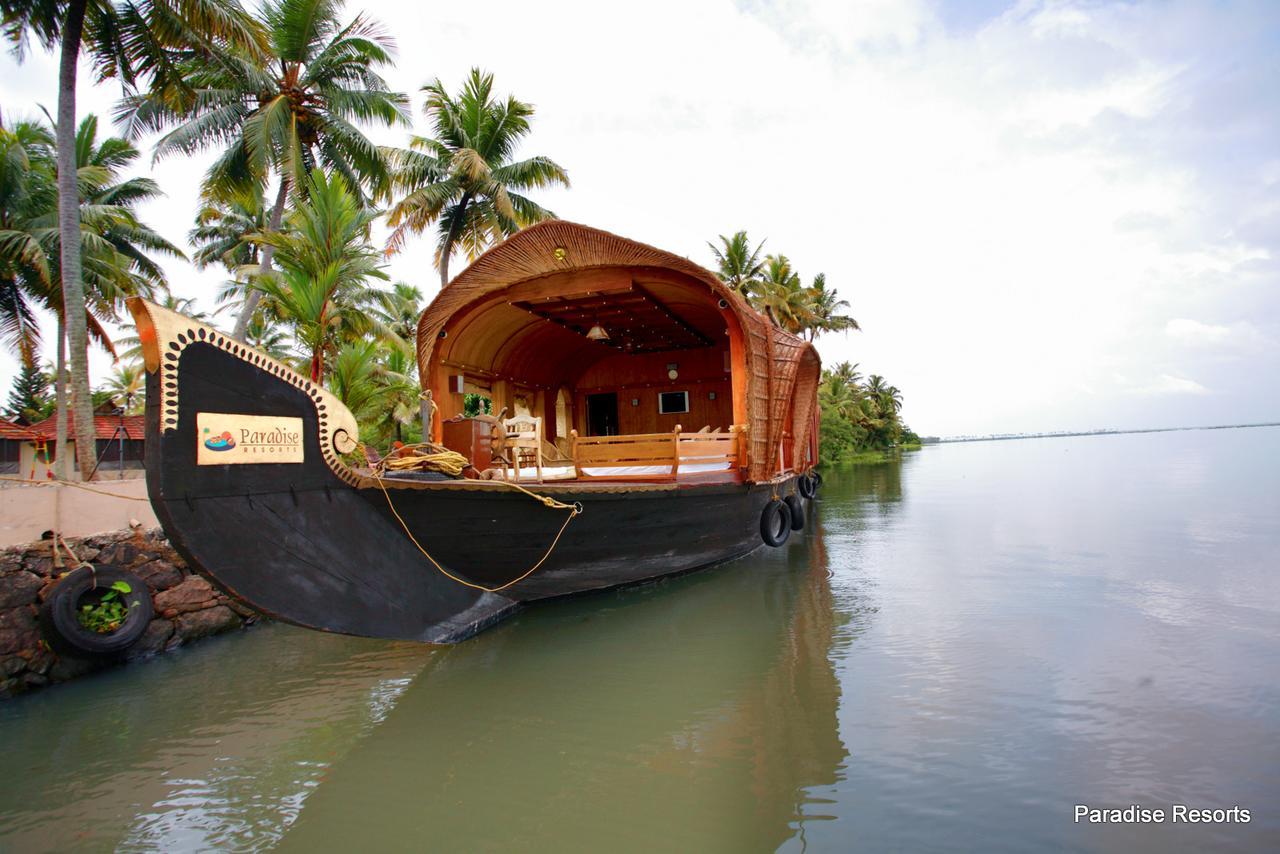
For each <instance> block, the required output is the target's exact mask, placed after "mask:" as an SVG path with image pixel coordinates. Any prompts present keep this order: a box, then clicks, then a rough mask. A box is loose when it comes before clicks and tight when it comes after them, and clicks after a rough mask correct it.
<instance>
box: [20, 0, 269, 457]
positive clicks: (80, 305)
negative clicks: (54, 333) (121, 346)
mask: <svg viewBox="0 0 1280 854" xmlns="http://www.w3.org/2000/svg"><path fill="white" fill-rule="evenodd" d="M0 12H2V13H3V22H4V23H3V26H4V31H5V35H6V36H7V37H8V38H9V39H10V41H11V42H13V44H14V49H15V52H16V53H17V54H18V58H19V59H22V58H23V55H24V53H25V49H26V45H27V41H28V39H30V38H33V37H34V38H35V40H36V41H37V42H39V43H40V44H41V45H43V46H44V47H45V48H46V49H48V50H53V49H55V48H57V49H58V50H59V52H60V55H59V61H58V108H57V114H58V118H57V122H56V130H55V133H56V149H57V166H58V169H57V176H58V177H57V195H58V206H57V211H58V217H57V222H58V233H59V255H60V262H61V263H60V264H59V271H60V278H61V282H60V284H61V289H60V290H61V296H62V300H63V311H62V313H61V314H62V317H64V318H65V322H66V326H67V330H66V333H67V343H68V346H69V349H70V362H71V370H70V381H71V391H72V401H73V403H74V410H75V434H76V437H77V439H78V440H79V441H78V445H79V447H82V448H92V447H94V444H93V442H94V428H93V411H92V396H91V394H90V391H89V360H88V330H87V327H86V323H85V290H84V281H83V270H82V259H81V252H80V236H81V228H80V213H81V211H80V203H79V202H80V196H79V192H78V187H77V183H76V150H75V144H76V71H77V65H78V62H79V59H80V55H81V51H82V48H83V49H84V50H86V51H87V52H88V54H89V57H90V59H91V61H92V64H93V67H94V70H95V71H96V72H97V73H98V74H99V75H101V76H103V77H118V78H120V79H121V81H122V82H123V83H124V84H125V85H126V86H129V87H132V86H134V85H136V83H138V82H139V80H140V79H143V78H148V79H150V80H152V81H154V82H159V81H161V80H163V79H171V71H172V66H171V64H170V62H169V61H168V57H169V53H170V51H172V50H173V49H175V48H177V47H179V46H184V47H185V46H189V45H193V44H200V43H205V42H207V39H208V38H209V37H219V38H224V39H229V40H241V39H249V38H251V37H252V34H251V33H250V31H248V30H247V29H246V28H245V26H244V17H243V14H242V12H241V10H240V8H239V5H238V4H235V3H233V2H225V1H224V0H137V2H128V3H120V4H118V5H117V4H115V3H111V2H107V0H0ZM178 85H180V83H179V84H178ZM59 389H61V383H59ZM60 447H62V446H60ZM91 457H92V455H91V454H81V455H80V472H81V475H82V476H83V477H84V478H85V479H88V478H89V477H90V476H91V474H92V472H93V460H92V459H91Z"/></svg>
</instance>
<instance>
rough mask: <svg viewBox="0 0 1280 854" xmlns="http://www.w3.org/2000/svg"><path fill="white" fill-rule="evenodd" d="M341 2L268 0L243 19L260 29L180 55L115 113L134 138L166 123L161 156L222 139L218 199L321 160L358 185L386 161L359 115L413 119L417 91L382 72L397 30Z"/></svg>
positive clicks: (214, 183) (299, 178) (213, 194)
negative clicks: (160, 79)
mask: <svg viewBox="0 0 1280 854" xmlns="http://www.w3.org/2000/svg"><path fill="white" fill-rule="evenodd" d="M342 7H343V3H342V2H341V0H267V2H266V3H264V4H263V5H262V7H261V9H260V11H259V12H258V15H257V17H256V18H255V19H253V20H250V21H249V22H248V24H247V27H248V29H249V31H250V32H251V33H252V34H253V36H254V37H253V38H248V39H219V40H217V41H214V42H210V43H207V44H206V46H205V47H206V50H205V51H203V52H201V51H193V52H189V53H186V54H183V55H180V56H178V57H176V58H175V59H174V62H173V65H174V69H175V71H176V74H175V75H174V78H173V82H172V84H171V85H165V86H153V87H151V88H150V89H149V90H147V91H142V92H138V93H136V94H132V95H129V96H127V97H126V98H125V99H124V100H123V101H121V103H120V107H119V109H118V110H117V113H116V119H117V121H118V122H120V123H121V124H122V125H123V126H124V127H126V128H128V130H129V132H130V134H131V135H132V136H134V137H137V136H142V135H145V134H147V133H153V132H163V134H164V135H163V136H162V137H161V138H160V140H159V141H158V142H157V143H156V149H155V156H156V157H157V158H162V157H169V156H182V157H187V156H191V155H192V154H194V153H195V152H197V151H202V150H206V149H210V148H213V149H219V150H220V154H219V156H218V158H217V159H216V160H215V161H214V164H213V165H212V166H211V167H210V169H209V171H208V173H207V174H206V176H205V194H206V198H207V199H208V200H209V201H211V202H218V201H228V200H231V201H235V200H237V199H239V200H241V201H243V199H244V194H245V193H246V192H249V193H253V192H254V191H255V190H257V191H260V190H261V188H262V187H264V186H265V185H266V184H267V183H268V182H269V181H270V180H271V178H272V177H273V176H278V177H279V178H280V179H282V180H283V181H284V182H285V183H286V184H287V185H288V186H289V187H291V188H292V190H293V191H294V192H295V193H296V194H302V193H305V187H306V182H307V177H308V175H309V174H310V173H311V172H312V170H314V169H315V168H317V167H319V166H322V167H324V168H325V169H328V170H332V171H335V172H337V173H339V174H341V175H342V176H343V177H344V178H346V179H347V181H348V182H349V183H350V184H351V186H352V187H353V189H354V190H355V191H356V192H357V193H359V192H361V186H362V184H363V183H364V182H365V181H373V182H378V181H381V180H383V179H384V178H385V176H386V166H385V161H384V160H383V158H382V156H381V154H380V153H379V150H378V148H377V146H375V145H374V144H373V143H372V142H371V141H370V140H369V139H368V138H367V137H366V136H365V135H364V134H363V133H362V132H361V131H360V130H359V129H358V128H357V127H356V124H355V123H359V122H371V121H372V122H377V123H380V124H383V125H387V126H393V125H407V124H408V123H409V121H408V116H407V114H406V109H407V107H408V105H409V99H408V97H407V96H405V95H403V94H401V93H397V92H392V91H391V90H390V89H389V88H388V87H387V85H386V82H385V81H384V80H383V79H382V78H381V77H380V76H379V74H378V72H379V70H381V69H382V68H384V67H387V66H388V65H390V63H391V51H392V49H393V48H392V40H391V39H390V37H389V36H388V35H387V34H386V33H385V31H384V30H383V29H382V27H381V26H380V25H379V24H378V23H377V22H375V21H373V20H370V19H369V18H366V17H365V16H364V15H357V16H356V17H355V18H353V19H351V20H350V21H349V22H346V23H343V21H342V19H341V17H340V16H341V14H342ZM247 207H248V208H249V210H250V216H252V215H253V211H252V207H253V206H252V204H250V205H248V206H247ZM216 254H218V253H217V252H216V250H215V255H216Z"/></svg>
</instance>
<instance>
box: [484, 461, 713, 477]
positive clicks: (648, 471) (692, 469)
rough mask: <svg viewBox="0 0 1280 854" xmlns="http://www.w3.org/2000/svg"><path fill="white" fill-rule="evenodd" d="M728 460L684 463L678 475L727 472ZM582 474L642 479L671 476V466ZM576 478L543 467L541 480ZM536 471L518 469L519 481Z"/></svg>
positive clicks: (563, 469)
mask: <svg viewBox="0 0 1280 854" xmlns="http://www.w3.org/2000/svg"><path fill="white" fill-rule="evenodd" d="M729 469H730V465H729V462H728V460H726V461H725V462H723V463H684V464H683V465H681V466H680V474H702V473H704V472H713V471H728V470H729ZM507 471H508V472H509V477H511V478H513V479H514V477H515V471H514V470H512V469H508V470H507ZM582 471H583V474H586V475H588V476H590V477H644V476H645V475H654V474H671V466H587V467H586V468H584V469H583V470H582ZM576 476H577V473H576V472H575V471H574V469H573V466H545V465H544V466H543V467H542V479H543V480H571V479H573V478H574V477H576ZM537 479H538V470H537V469H536V468H534V467H532V466H523V465H522V466H521V467H520V480H522V481H525V480H537Z"/></svg>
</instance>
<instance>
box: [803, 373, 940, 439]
mask: <svg viewBox="0 0 1280 854" xmlns="http://www.w3.org/2000/svg"><path fill="white" fill-rule="evenodd" d="M857 368H858V366H857V365H854V364H850V363H849V362H840V363H839V364H837V365H836V366H835V367H834V368H830V369H827V370H824V371H823V372H822V382H821V383H820V384H819V386H818V405H819V406H820V407H821V409H822V428H821V430H820V432H819V434H818V457H819V459H820V460H821V461H822V462H827V463H832V462H849V461H852V460H853V459H854V458H855V457H857V456H858V455H860V454H865V453H867V452H880V451H885V450H888V449H890V448H900V447H902V446H903V445H904V444H906V443H910V444H913V445H914V444H918V443H919V437H918V436H916V434H915V433H913V432H911V430H910V429H909V428H907V427H906V425H904V424H903V423H902V419H901V418H900V417H899V414H898V413H899V410H901V408H902V392H900V391H899V390H898V389H897V388H896V387H894V386H892V385H889V384H888V383H887V382H885V379H884V377H882V376H880V375H878V374H872V375H871V376H870V377H869V378H867V380H866V381H863V379H862V375H861V374H860V373H858V370H857Z"/></svg>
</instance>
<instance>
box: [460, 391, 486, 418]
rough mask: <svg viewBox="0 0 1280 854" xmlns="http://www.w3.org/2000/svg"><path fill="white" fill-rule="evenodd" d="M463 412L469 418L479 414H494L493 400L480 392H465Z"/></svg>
mask: <svg viewBox="0 0 1280 854" xmlns="http://www.w3.org/2000/svg"><path fill="white" fill-rule="evenodd" d="M462 414H463V415H465V416H467V417H468V418H474V417H475V416H477V415H492V414H493V401H492V400H491V399H489V398H487V397H485V396H484V395H480V394H464V395H463V396H462Z"/></svg>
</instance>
